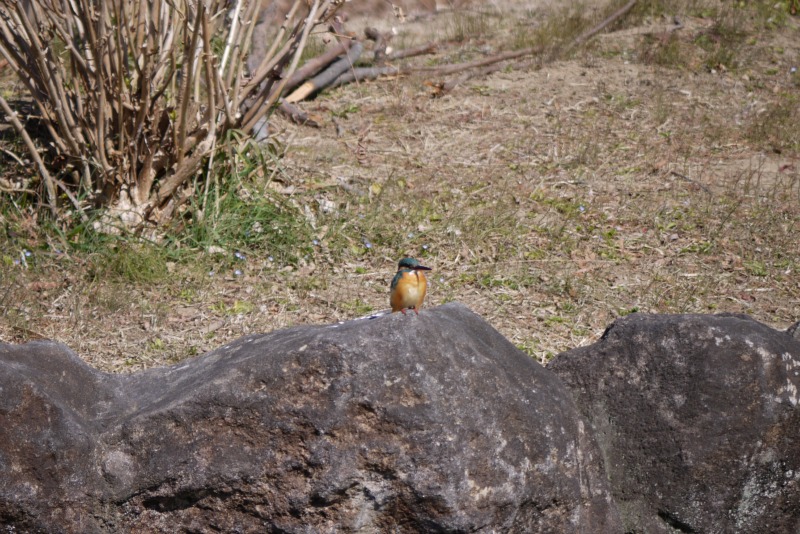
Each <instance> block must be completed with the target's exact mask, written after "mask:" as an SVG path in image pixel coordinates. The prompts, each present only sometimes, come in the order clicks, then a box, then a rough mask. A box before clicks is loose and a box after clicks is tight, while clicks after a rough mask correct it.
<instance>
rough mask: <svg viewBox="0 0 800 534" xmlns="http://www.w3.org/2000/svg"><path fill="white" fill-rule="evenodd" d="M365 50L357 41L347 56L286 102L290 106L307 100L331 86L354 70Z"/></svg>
mask: <svg viewBox="0 0 800 534" xmlns="http://www.w3.org/2000/svg"><path fill="white" fill-rule="evenodd" d="M363 50H364V44H363V43H362V42H361V41H356V42H354V43H353V44H352V45H350V49H349V50H348V51H347V55H346V56H345V57H343V58H342V59H340V60H339V61H337V62H335V63H334V64H332V65H331V66H330V67H328V68H327V69H325V70H324V71H322V72H321V73H319V74H317V75H316V76H315V77H313V78H312V79H310V80H308V81H307V82H306V83H304V84H303V85H301V86H300V87H298V88H297V89H296V90H295V91H294V92H293V93H292V94H290V95H289V96H287V97H286V98H285V100H286V101H287V102H289V103H290V104H293V103H295V102H300V101H301V100H305V99H306V98H308V97H309V96H311V95H312V94H314V93H316V92H318V91H321V90H322V89H323V88H325V87H327V86H329V85H330V84H331V83H332V82H333V81H334V80H336V78H338V77H339V75H340V74H342V73H343V72H345V71H347V70H348V69H352V68H353V63H355V62H356V61H357V60H358V58H359V57H361V52H362V51H363Z"/></svg>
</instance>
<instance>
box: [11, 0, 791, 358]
mask: <svg viewBox="0 0 800 534" xmlns="http://www.w3.org/2000/svg"><path fill="white" fill-rule="evenodd" d="M496 4H500V5H501V6H504V5H505V3H501V2H497V3H496ZM509 5H510V7H509V9H521V8H519V7H518V5H519V4H518V3H515V2H510V3H509ZM703 6H706V8H707V10H708V11H707V12H706V11H703V9H704V7H703ZM673 8H674V9H675V10H677V11H675V12H670V9H671V8H670V7H669V5H666V6H661V9H660V10H655V9H653V10H651V11H643V12H642V11H639V12H637V13H635V14H634V16H633V17H632V18H631V22H633V23H634V25H632V26H623V27H620V28H617V31H614V32H612V33H609V34H606V35H602V36H600V37H598V38H596V39H594V40H593V41H591V42H590V43H589V44H588V45H587V46H586V47H584V48H582V49H580V50H577V51H575V52H574V53H573V54H572V55H571V57H569V58H566V59H561V60H559V61H555V62H552V63H546V64H544V65H543V66H541V68H535V67H531V68H527V69H524V70H508V71H506V72H501V73H497V74H495V75H492V76H490V77H488V78H486V79H474V80H472V81H471V82H469V83H467V84H466V85H464V86H462V87H460V88H458V89H457V90H456V91H455V92H454V93H452V94H448V95H445V96H444V97H442V98H436V99H434V98H431V97H430V94H429V89H428V87H427V86H426V85H424V83H423V81H424V80H422V79H420V78H413V77H412V78H402V79H394V80H382V81H379V82H375V83H368V84H362V85H359V86H351V87H345V88H341V89H337V90H336V91H334V92H332V93H329V94H324V95H322V96H321V97H319V98H318V99H317V100H315V101H314V102H310V103H308V104H307V105H306V108H307V109H308V110H310V111H312V112H315V113H317V114H320V115H323V116H326V117H328V118H330V119H331V122H330V123H328V126H326V128H325V129H323V130H321V131H316V130H311V129H308V128H303V127H296V126H293V125H290V124H281V127H282V128H283V134H284V137H285V138H286V139H287V140H289V142H290V144H289V147H290V148H289V152H288V155H287V157H286V158H285V159H284V161H283V165H284V172H283V173H282V175H281V181H280V182H279V183H274V184H273V185H275V186H276V187H278V189H280V191H282V192H283V193H282V194H284V196H286V197H287V198H288V200H289V202H290V203H293V204H294V205H295V206H297V207H298V209H299V210H300V213H304V214H305V215H304V217H305V218H306V221H307V223H308V226H309V232H310V234H309V239H313V240H314V241H311V242H310V243H308V244H306V246H305V247H304V248H303V251H302V253H300V256H299V259H298V261H296V262H294V263H293V264H292V263H291V262H287V263H281V262H277V261H273V262H270V261H269V260H268V257H269V255H270V252H269V251H266V250H265V251H261V252H259V253H257V254H256V255H255V256H252V255H248V257H247V258H246V259H245V260H241V261H233V260H230V259H228V260H225V261H222V260H219V259H214V258H207V257H204V256H203V255H194V256H190V257H191V258H192V259H191V261H184V260H181V259H180V258H178V259H176V260H174V261H172V260H170V259H169V258H161V259H158V258H156V259H155V260H154V259H153V258H150V259H149V260H148V259H147V258H145V260H144V263H143V264H144V265H150V264H151V263H153V262H154V261H155V262H156V263H157V262H161V263H162V264H163V265H164V272H160V273H159V272H155V273H152V276H150V277H149V278H148V277H146V278H145V279H144V280H142V281H140V282H136V283H133V282H131V281H130V277H128V278H124V276H123V277H122V278H121V276H120V272H119V269H118V270H116V271H112V272H109V271H108V270H107V269H106V268H105V266H106V264H107V261H106V262H103V261H98V258H95V257H94V256H91V255H89V256H81V255H79V254H70V257H69V258H67V257H66V255H62V256H47V255H45V254H44V253H42V252H38V251H34V254H33V255H32V258H31V259H29V264H30V268H28V269H25V268H23V267H22V266H21V265H13V262H12V264H9V265H8V266H7V267H6V269H5V270H4V272H3V276H4V277H5V279H4V282H3V286H2V287H3V291H2V292H0V305H2V306H3V307H5V308H6V309H7V312H6V314H5V318H4V319H3V320H2V321H0V339H3V340H6V341H22V340H24V339H30V338H31V337H35V336H36V335H41V336H45V337H51V338H54V339H58V340H60V341H64V342H65V343H67V344H68V345H70V346H71V347H72V348H74V349H75V350H76V351H77V352H78V353H79V354H81V355H82V356H83V357H84V358H85V359H87V361H89V362H90V363H92V364H94V365H97V366H99V367H101V368H104V369H109V370H115V371H119V370H133V369H139V368H142V367H148V366H152V365H158V364H162V363H167V362H173V361H176V360H179V359H181V358H184V357H186V356H188V355H192V354H197V353H202V352H204V351H207V350H210V349H213V348H215V347H217V346H219V345H221V344H222V343H224V342H226V341H229V340H231V339H233V338H236V337H238V336H241V335H243V334H247V333H253V332H265V331H270V330H273V329H276V328H281V327H284V326H287V325H292V324H299V323H313V324H319V323H327V322H333V321H340V320H347V319H351V318H354V317H357V316H360V315H363V314H366V313H369V312H371V311H375V310H380V309H385V308H386V307H387V305H388V295H387V291H388V284H389V281H390V279H391V276H392V275H393V271H394V268H395V265H396V262H397V260H398V259H399V258H400V257H402V256H403V255H413V256H417V257H421V258H424V261H425V263H426V264H427V265H430V266H431V267H433V268H434V271H433V273H432V275H431V287H430V292H429V297H428V302H427V305H428V306H435V305H437V304H441V303H443V302H446V301H451V300H458V301H461V302H463V303H465V304H466V305H467V306H469V307H470V308H472V309H473V310H475V311H476V312H477V313H479V314H481V315H483V316H484V317H485V318H486V319H487V320H488V321H489V322H490V323H492V324H493V325H494V326H495V327H496V328H498V330H500V331H501V332H502V333H503V334H505V335H506V336H507V337H508V338H509V339H511V340H512V341H513V342H514V343H516V344H517V345H518V346H520V347H521V348H523V349H524V350H526V351H528V352H529V353H530V354H531V355H532V356H533V357H535V358H536V359H538V360H541V361H544V360H547V359H548V358H549V357H551V356H552V355H554V354H556V353H558V352H560V351H563V350H566V349H569V348H572V347H575V346H579V345H583V344H587V343H591V342H593V341H594V340H596V339H597V337H598V336H599V335H600V334H601V333H602V331H603V329H604V328H605V327H606V326H607V325H608V324H609V323H610V322H611V321H613V320H614V319H615V318H616V317H618V316H620V315H624V314H627V313H629V312H631V311H633V310H638V311H644V312H654V313H683V312H697V313H707V312H711V313H716V312H736V313H748V314H751V315H753V316H754V317H755V318H756V319H758V320H761V321H764V322H766V323H768V324H771V325H773V326H775V327H779V328H785V327H787V326H789V325H790V324H791V323H793V322H794V321H796V320H797V319H798V318H800V277H799V276H798V274H797V272H798V269H800V252H798V247H797V245H796V242H797V235H798V230H800V203H798V200H799V199H800V162H798V158H797V154H798V148H800V145H798V140H797V138H796V135H797V134H796V129H792V128H791V126H789V125H790V124H792V123H791V122H788V121H789V120H791V119H785V117H786V116H787V114H788V116H789V117H795V119H794V123H793V124H796V123H797V122H798V121H797V120H796V118H797V106H796V105H794V102H795V101H796V95H797V77H796V75H793V74H791V72H790V69H791V67H793V66H797V65H794V64H793V63H792V62H793V61H797V59H796V58H797V57H800V54H798V45H797V43H796V40H794V39H793V37H792V36H793V35H796V32H797V31H798V27H800V24H798V19H797V18H794V17H790V16H786V17H783V18H782V19H781V20H780V21H779V23H777V22H775V23H772V22H769V23H768V22H767V20H768V19H769V12H768V10H767V11H766V13H767V15H766V16H762V15H759V14H758V13H756V12H755V11H753V12H752V13H751V12H748V13H751V16H748V17H744V18H741V14H737V13H733V14H730V13H726V12H724V11H723V10H724V9H732V8H731V7H730V6H728V4H726V3H717V2H710V1H708V2H705V3H700V2H692V3H683V4H680V5H678V4H675V5H674V6H673ZM712 8H713V9H712ZM752 9H753V10H755V9H756V8H752ZM758 9H759V10H760V9H762V7H759V8H758ZM763 9H767V8H763ZM596 11H597V14H598V16H599V15H601V14H602V12H603V10H602V9H599V8H598V9H597V10H596ZM546 13H556V14H558V11H557V10H551V11H548V10H547V9H545V8H542V9H541V10H539V11H536V14H537V16H541V15H542V14H546ZM673 15H677V16H678V17H679V19H680V21H681V23H682V27H681V29H677V30H676V29H674V28H673V20H672V17H673ZM734 16H736V17H740V18H736V19H735V20H746V21H749V22H747V24H746V25H743V26H741V27H740V29H739V30H737V31H741V33H742V35H738V34H737V35H735V36H730V35H728V36H726V37H724V38H723V37H719V41H718V42H717V41H713V39H712V41H710V43H711V44H709V41H708V40H707V39H706V37H704V36H708V35H717V34H719V33H720V32H722V33H723V34H724V32H725V31H726V30H725V29H724V27H723V23H724V21H727V20H728V18H729V17H734ZM448 17H450V15H442V16H439V17H434V18H431V19H426V20H424V21H421V22H415V23H414V25H415V26H414V31H415V32H417V33H416V34H415V35H411V36H405V37H403V39H405V41H406V42H413V41H415V40H419V41H424V40H426V39H428V38H430V36H431V35H440V36H442V35H443V36H444V37H448V35H447V32H448V31H453V30H452V29H451V30H448V29H447V28H448V27H450V28H452V26H448V24H452V19H450V18H448ZM514 21H520V23H523V24H528V23H531V21H535V19H534V18H533V17H532V16H531V12H530V11H529V10H521V11H515V12H514V16H509V17H507V20H506V25H505V26H503V27H498V28H496V29H495V30H491V31H496V32H497V35H495V34H491V33H490V34H487V35H482V36H481V37H480V39H476V40H470V39H467V40H464V41H462V43H461V44H460V45H459V47H458V48H450V49H447V50H444V51H443V52H442V56H441V57H439V58H437V61H443V60H445V56H446V57H455V56H457V55H458V54H463V53H467V54H481V53H485V51H484V52H482V51H481V47H489V48H490V49H493V50H494V49H497V48H498V47H500V46H501V43H505V44H503V45H502V46H506V45H508V43H513V42H514V35H515V34H516V33H515V32H517V31H518V28H516V27H514V26H513V25H512V26H511V27H509V26H508V24H513V22H514ZM721 21H723V22H721ZM387 24H388V23H387ZM743 24H744V23H743ZM493 25H494V26H493ZM496 25H497V19H495V18H493V19H492V20H491V24H490V23H489V22H487V23H486V24H485V27H487V28H490V29H491V28H493V27H495V26H496ZM715 32H716V33H715ZM729 38H730V39H733V44H730V45H725V44H724V43H725V42H727V41H726V39H729ZM753 39H755V42H753ZM718 43H722V45H720V46H717V44H718ZM725 47H727V48H725ZM465 51H466V52H465ZM720 58H727V59H726V60H725V61H726V62H727V63H728V64H727V65H725V62H721V61H720ZM792 114H794V115H792ZM334 120H335V122H336V124H337V125H338V129H339V131H340V132H341V135H340V136H337V135H336V133H335V131H336V128H335V127H334V125H333V121H334ZM367 127H368V130H367ZM365 132H366V133H365ZM290 191H291V194H289V192H290ZM23 226H24V225H23ZM14 228H15V229H16V230H15V231H16V232H17V234H18V236H17V237H16V238H14V239H13V240H10V241H9V247H7V248H5V250H6V251H7V252H4V254H5V257H6V258H7V259H6V261H7V262H8V261H10V260H13V259H15V258H17V257H18V254H19V251H20V250H21V249H22V248H24V246H26V245H25V243H31V242H37V243H39V244H41V240H42V238H41V237H38V234H36V233H35V232H34V231H31V233H30V234H29V235H26V234H25V230H24V229H21V226H20V223H19V220H15V222H14ZM37 240H38V241H37ZM367 244H369V246H367ZM230 252H231V251H228V253H229V254H230ZM98 265H100V266H101V267H98ZM212 268H213V269H214V274H213V276H212V275H210V274H209V272H208V271H209V270H211V269H212ZM92 269H94V274H93V275H90V274H88V273H87V272H86V271H87V270H92ZM236 269H239V270H240V271H242V272H241V274H240V275H237V274H235V270H236ZM137 272H138V271H137ZM424 318H425V313H424V311H423V313H422V314H421V316H420V317H419V318H416V317H409V321H416V320H424Z"/></svg>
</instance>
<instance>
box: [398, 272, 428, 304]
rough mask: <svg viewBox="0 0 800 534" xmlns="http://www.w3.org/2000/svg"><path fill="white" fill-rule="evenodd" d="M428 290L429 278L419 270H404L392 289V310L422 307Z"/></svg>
mask: <svg viewBox="0 0 800 534" xmlns="http://www.w3.org/2000/svg"><path fill="white" fill-rule="evenodd" d="M427 290H428V280H427V279H426V278H425V275H424V274H423V273H421V272H419V271H410V272H404V273H403V274H402V276H401V277H400V279H399V280H398V281H397V285H395V287H394V289H393V290H392V294H391V297H390V302H391V305H392V311H393V312H396V311H401V310H405V309H407V308H414V309H419V308H421V307H422V301H424V300H425V293H426V292H427Z"/></svg>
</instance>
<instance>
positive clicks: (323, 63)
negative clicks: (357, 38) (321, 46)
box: [283, 39, 352, 92]
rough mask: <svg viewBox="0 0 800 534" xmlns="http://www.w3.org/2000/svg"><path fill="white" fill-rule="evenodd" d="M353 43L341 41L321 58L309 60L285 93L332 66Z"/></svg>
mask: <svg viewBox="0 0 800 534" xmlns="http://www.w3.org/2000/svg"><path fill="white" fill-rule="evenodd" d="M351 42H352V41H351V40H349V39H347V40H344V41H340V42H338V43H336V44H335V45H333V46H332V47H331V48H329V49H328V50H326V51H325V52H323V53H322V54H320V55H319V56H317V57H315V58H313V59H310V60H308V61H307V62H306V63H305V64H304V65H303V66H302V67H300V68H299V69H297V70H296V71H295V73H294V74H292V76H291V77H290V78H289V80H288V81H287V82H286V86H285V87H284V88H283V90H284V91H286V92H288V91H291V90H293V89H294V88H295V87H297V86H298V85H300V84H301V83H303V82H304V81H305V80H307V79H308V78H310V77H311V76H314V75H315V74H317V73H318V72H319V71H321V70H322V69H324V68H325V67H327V66H328V65H330V64H331V63H332V62H333V61H334V60H336V58H338V57H339V56H341V55H342V54H344V53H346V52H347V51H348V49H349V48H350V43H351Z"/></svg>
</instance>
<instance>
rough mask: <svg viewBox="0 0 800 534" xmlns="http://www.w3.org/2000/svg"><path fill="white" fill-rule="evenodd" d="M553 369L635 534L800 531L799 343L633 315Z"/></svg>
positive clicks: (682, 319)
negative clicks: (590, 434) (591, 436)
mask: <svg viewBox="0 0 800 534" xmlns="http://www.w3.org/2000/svg"><path fill="white" fill-rule="evenodd" d="M548 368H549V369H550V370H552V371H554V372H555V373H556V374H558V375H559V376H560V377H561V379H562V380H564V381H565V383H566V384H567V386H568V387H569V388H570V389H571V391H572V392H573V394H574V395H575V398H576V400H577V402H578V405H579V407H580V409H581V411H582V412H583V414H584V415H585V416H586V418H587V419H588V420H589V421H590V423H591V426H592V429H593V431H594V433H595V435H596V437H597V440H598V442H599V445H600V448H601V449H602V451H603V455H604V457H605V464H606V470H607V472H608V476H609V480H610V483H611V485H612V488H613V492H614V496H615V499H616V502H617V504H618V506H619V509H620V512H621V513H622V517H623V522H624V526H625V529H626V531H628V532H647V533H661V532H703V533H727V532H754V533H755V532H765V533H766V532H770V533H798V532H800V407H798V400H800V399H799V397H798V387H800V376H798V375H800V342H798V340H797V339H795V338H793V337H792V336H791V334H790V333H788V332H778V331H776V330H773V329H772V328H769V327H767V326H765V325H763V324H760V323H758V322H756V321H754V320H752V319H749V318H747V317H745V316H730V315H720V316H709V315H674V316H669V315H640V314H635V315H630V316H628V317H625V318H624V319H620V320H618V321H616V322H615V323H614V324H613V325H612V326H611V327H609V328H608V330H606V332H605V334H604V335H603V337H602V339H601V340H600V341H599V342H598V343H596V344H594V345H591V346H588V347H583V348H579V349H575V350H572V351H569V352H566V353H564V354H561V355H559V356H558V357H557V358H556V359H555V360H553V362H551V363H550V365H549V366H548Z"/></svg>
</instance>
